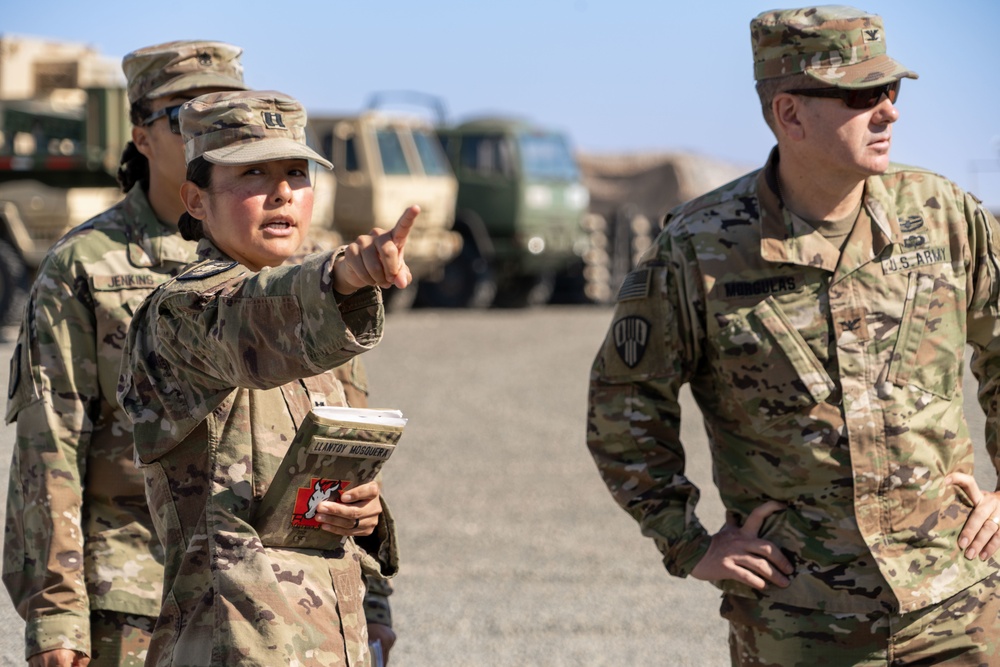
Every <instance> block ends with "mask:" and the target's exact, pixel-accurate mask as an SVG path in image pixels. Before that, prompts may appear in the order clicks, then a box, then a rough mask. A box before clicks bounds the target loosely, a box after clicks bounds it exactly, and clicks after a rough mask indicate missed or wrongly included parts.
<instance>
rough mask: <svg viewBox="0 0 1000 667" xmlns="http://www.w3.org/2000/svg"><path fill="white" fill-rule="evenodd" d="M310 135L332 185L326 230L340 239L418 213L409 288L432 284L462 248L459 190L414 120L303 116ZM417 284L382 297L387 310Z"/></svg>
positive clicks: (371, 113)
mask: <svg viewBox="0 0 1000 667" xmlns="http://www.w3.org/2000/svg"><path fill="white" fill-rule="evenodd" d="M309 127H310V129H311V131H312V132H313V133H314V134H315V135H316V139H317V141H318V143H319V147H320V152H321V153H322V154H324V155H325V156H326V157H327V158H328V159H329V160H330V161H331V162H333V175H334V176H335V178H336V197H335V199H334V212H333V228H334V229H335V230H336V231H337V232H339V233H340V234H341V235H342V236H343V237H344V238H345V239H352V238H355V237H357V236H359V235H361V234H366V233H368V232H369V231H370V230H371V229H372V227H381V228H382V229H391V228H392V227H393V226H394V225H395V224H396V220H398V219H399V215H400V214H401V213H402V212H403V210H404V209H405V208H406V207H407V206H410V205H411V204H417V205H419V206H420V211H421V212H420V217H419V218H417V223H416V225H415V227H414V228H413V230H412V231H411V232H410V236H409V238H408V239H407V244H406V262H407V264H408V265H409V267H410V270H411V271H412V272H413V278H414V280H415V281H416V282H417V283H419V281H420V280H422V279H433V278H434V277H436V276H438V275H440V273H441V272H442V271H443V269H444V266H445V265H446V264H447V263H448V262H449V261H450V260H451V259H452V258H453V257H455V256H456V255H457V254H458V252H459V251H460V250H461V248H462V239H461V237H460V236H459V235H458V234H457V233H455V232H454V231H452V225H453V223H454V221H455V198H456V196H457V192H458V184H457V182H456V180H455V176H454V174H453V173H452V171H451V167H450V166H449V165H448V161H447V159H446V158H445V156H444V153H443V152H442V150H441V145H440V144H439V143H438V141H437V138H436V137H435V135H434V131H433V126H432V125H431V124H430V123H429V122H428V121H426V120H424V119H422V118H420V117H418V116H410V115H406V114H403V113H387V112H385V111H381V110H374V109H372V110H367V111H363V112H361V113H356V114H344V115H323V114H318V113H310V115H309ZM417 288H418V284H414V285H412V286H411V287H409V288H407V289H405V290H396V289H391V290H389V291H388V292H387V294H386V300H387V305H388V307H389V309H390V310H391V309H401V308H405V307H408V306H409V305H411V304H412V302H413V299H414V298H415V296H416V293H417Z"/></svg>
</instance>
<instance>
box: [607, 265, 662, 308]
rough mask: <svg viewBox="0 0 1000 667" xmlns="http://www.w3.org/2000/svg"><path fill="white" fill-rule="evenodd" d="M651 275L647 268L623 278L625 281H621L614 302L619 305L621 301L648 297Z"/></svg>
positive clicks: (651, 272)
mask: <svg viewBox="0 0 1000 667" xmlns="http://www.w3.org/2000/svg"><path fill="white" fill-rule="evenodd" d="M652 275H653V271H652V270H651V269H648V268H647V269H637V270H635V271H632V272H631V273H629V274H628V275H627V276H625V280H623V281H622V286H621V287H620V288H618V297H617V298H616V299H615V301H617V302H618V303H621V302H622V301H630V300H631V299H645V298H646V297H647V296H649V284H650V279H651V277H652Z"/></svg>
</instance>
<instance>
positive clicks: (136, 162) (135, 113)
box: [115, 99, 152, 192]
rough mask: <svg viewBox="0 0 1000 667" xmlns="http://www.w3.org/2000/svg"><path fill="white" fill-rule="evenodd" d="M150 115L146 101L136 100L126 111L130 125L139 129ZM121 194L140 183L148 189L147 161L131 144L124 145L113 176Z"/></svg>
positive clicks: (147, 101)
mask: <svg viewBox="0 0 1000 667" xmlns="http://www.w3.org/2000/svg"><path fill="white" fill-rule="evenodd" d="M150 113H152V111H151V110H150V102H149V100H147V99H141V100H136V101H135V102H133V103H132V105H131V106H130V107H129V110H128V117H129V120H131V121H132V125H134V126H136V127H139V126H141V125H142V121H144V120H145V119H146V118H148V117H149V114H150ZM115 176H116V178H117V179H118V185H119V187H121V189H122V192H128V191H129V190H131V189H132V188H133V187H134V186H135V184H136V183H141V184H142V188H143V189H144V190H148V189H149V160H147V159H146V156H145V155H143V154H142V153H140V152H139V149H138V148H136V147H135V144H134V143H133V142H131V141H130V142H128V143H127V144H126V145H125V150H123V151H122V157H121V159H120V160H119V161H118V173H117V174H116V175H115Z"/></svg>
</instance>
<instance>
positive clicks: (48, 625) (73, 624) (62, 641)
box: [24, 613, 90, 659]
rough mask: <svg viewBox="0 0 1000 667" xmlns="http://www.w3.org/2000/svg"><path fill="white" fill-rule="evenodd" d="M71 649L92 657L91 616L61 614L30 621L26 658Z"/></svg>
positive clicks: (25, 640) (25, 648)
mask: <svg viewBox="0 0 1000 667" xmlns="http://www.w3.org/2000/svg"><path fill="white" fill-rule="evenodd" d="M59 648H63V649H69V650H71V651H80V652H82V653H86V654H87V655H90V616H89V615H87V616H79V615H77V614H71V613H61V614H55V615H49V616H39V617H37V618H33V619H31V620H29V621H28V622H27V623H26V624H25V627H24V657H25V658H26V659H27V658H30V657H31V656H33V655H35V654H37V653H42V652H44V651H53V650H55V649H59Z"/></svg>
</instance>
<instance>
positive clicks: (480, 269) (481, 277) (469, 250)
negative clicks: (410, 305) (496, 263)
mask: <svg viewBox="0 0 1000 667" xmlns="http://www.w3.org/2000/svg"><path fill="white" fill-rule="evenodd" d="M496 293H497V284H496V280H495V279H494V277H493V270H492V269H491V268H490V265H489V261H488V260H487V259H486V258H485V257H483V254H482V252H480V250H479V246H478V245H476V242H475V241H474V240H472V238H471V236H468V235H465V234H463V235H462V251H461V252H460V253H459V254H458V256H457V257H455V259H453V260H451V261H450V262H448V264H447V265H445V267H444V275H443V276H442V277H441V279H440V280H437V281H434V282H429V281H426V280H423V281H421V282H420V293H419V294H418V295H417V303H418V305H422V306H428V307H430V308H489V307H490V305H491V304H492V303H493V298H494V297H495V296H496Z"/></svg>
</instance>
